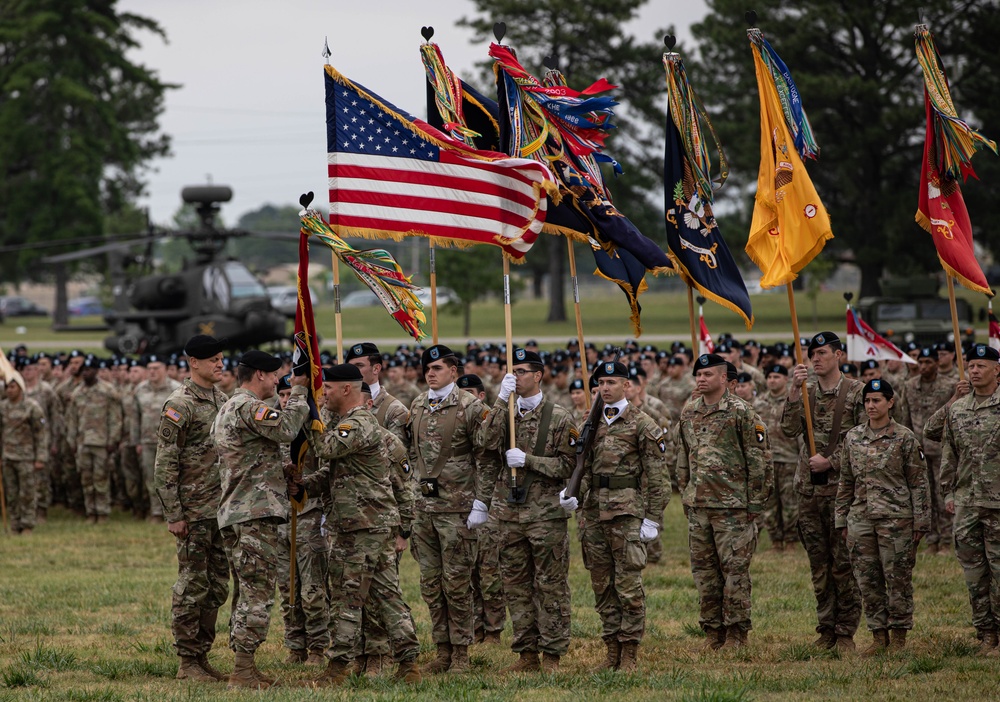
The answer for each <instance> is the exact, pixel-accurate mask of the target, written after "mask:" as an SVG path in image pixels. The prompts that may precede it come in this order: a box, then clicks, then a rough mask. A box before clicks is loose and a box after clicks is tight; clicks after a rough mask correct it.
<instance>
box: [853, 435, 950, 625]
mask: <svg viewBox="0 0 1000 702" xmlns="http://www.w3.org/2000/svg"><path fill="white" fill-rule="evenodd" d="M930 523H931V514H930V494H929V493H928V487H927V464H926V463H925V461H924V454H923V451H922V450H921V448H920V444H919V441H918V440H917V438H916V437H915V436H914V435H913V432H911V431H910V430H909V429H907V428H906V427H904V426H901V425H899V424H897V423H896V422H895V421H893V420H892V419H890V420H889V425H888V426H887V427H884V428H882V429H872V428H871V426H869V425H868V424H867V423H866V424H859V425H858V426H856V427H854V428H853V429H851V430H850V431H849V432H847V437H846V438H845V439H844V445H843V447H842V448H841V450H840V484H839V486H838V488H837V517H836V527H837V529H844V528H846V529H847V548H848V549H849V550H850V553H851V565H852V566H853V567H854V575H855V577H856V578H857V581H858V585H860V587H861V596H862V598H863V599H864V603H865V620H866V622H867V623H868V628H869V629H870V630H872V631H880V630H886V629H912V628H913V564H914V562H915V560H916V554H917V545H916V544H915V543H914V542H913V532H915V531H918V532H924V533H926V532H927V530H928V529H929V528H930Z"/></svg>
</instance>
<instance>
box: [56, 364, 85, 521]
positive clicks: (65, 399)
mask: <svg viewBox="0 0 1000 702" xmlns="http://www.w3.org/2000/svg"><path fill="white" fill-rule="evenodd" d="M81 385H83V381H81V380H80V378H79V376H77V377H69V378H66V380H64V381H63V382H62V383H60V384H59V385H58V386H57V387H56V397H58V398H59V408H60V412H61V416H60V420H59V424H60V428H61V430H62V431H60V436H59V447H58V452H57V453H56V456H55V463H54V465H53V470H52V472H53V473H54V474H57V475H58V476H59V478H60V482H61V483H62V484H61V486H60V488H61V491H62V492H63V493H64V494H65V496H66V506H67V507H68V508H69V509H71V510H73V511H74V512H77V513H80V514H84V509H83V485H82V484H81V483H80V471H78V470H77V468H76V455H75V453H74V448H75V447H74V446H72V445H71V444H70V442H69V433H68V431H69V410H70V402H71V400H72V397H73V393H74V392H75V391H76V389H77V388H78V387H80V386H81Z"/></svg>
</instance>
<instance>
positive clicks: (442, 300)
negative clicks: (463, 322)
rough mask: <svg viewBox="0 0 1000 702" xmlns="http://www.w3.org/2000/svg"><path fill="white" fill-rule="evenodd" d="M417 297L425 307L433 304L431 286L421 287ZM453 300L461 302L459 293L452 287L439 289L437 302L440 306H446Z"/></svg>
mask: <svg viewBox="0 0 1000 702" xmlns="http://www.w3.org/2000/svg"><path fill="white" fill-rule="evenodd" d="M416 295H417V299H418V300H420V302H421V303H422V304H423V305H424V307H428V308H429V307H430V306H431V289H430V288H420V290H418V291H417V293H416ZM452 302H460V300H459V299H458V295H456V294H455V291H454V290H452V289H451V288H441V287H439V288H438V289H437V304H438V307H444V306H445V305H447V304H449V303H452Z"/></svg>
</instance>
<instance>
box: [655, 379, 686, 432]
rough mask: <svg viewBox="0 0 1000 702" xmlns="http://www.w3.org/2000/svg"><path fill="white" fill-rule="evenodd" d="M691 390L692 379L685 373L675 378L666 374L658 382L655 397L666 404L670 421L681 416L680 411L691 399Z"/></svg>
mask: <svg viewBox="0 0 1000 702" xmlns="http://www.w3.org/2000/svg"><path fill="white" fill-rule="evenodd" d="M692 392H694V380H693V379H692V378H691V376H690V375H687V374H685V375H682V376H681V377H680V378H677V379H674V378H671V377H669V376H667V377H666V378H664V379H663V382H662V383H660V387H659V389H658V392H657V397H659V398H660V399H661V400H663V404H665V405H666V406H667V411H668V412H669V413H670V419H671V421H674V422H676V421H677V420H678V419H680V418H681V411H682V410H683V409H684V405H686V404H687V401H688V400H690V399H691V393H692Z"/></svg>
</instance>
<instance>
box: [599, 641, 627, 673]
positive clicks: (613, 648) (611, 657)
mask: <svg viewBox="0 0 1000 702" xmlns="http://www.w3.org/2000/svg"><path fill="white" fill-rule="evenodd" d="M604 645H605V646H607V648H608V650H607V652H606V653H605V655H604V662H603V663H601V664H600V665H599V666H597V670H598V671H602V670H618V664H619V663H620V662H621V659H622V645H621V644H620V643H618V642H617V641H614V640H611V639H605V640H604Z"/></svg>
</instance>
